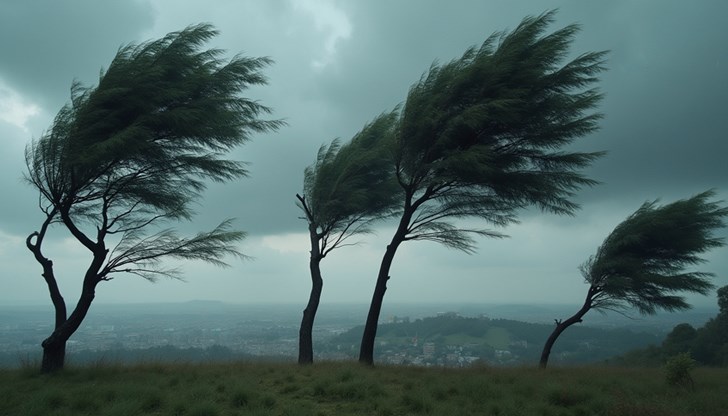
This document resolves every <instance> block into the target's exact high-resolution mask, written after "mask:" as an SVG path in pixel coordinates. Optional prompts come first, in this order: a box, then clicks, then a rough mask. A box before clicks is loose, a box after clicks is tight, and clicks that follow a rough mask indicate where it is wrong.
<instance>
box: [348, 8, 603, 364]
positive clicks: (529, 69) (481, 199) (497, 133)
mask: <svg viewBox="0 0 728 416" xmlns="http://www.w3.org/2000/svg"><path fill="white" fill-rule="evenodd" d="M553 20H554V12H548V13H545V14H543V15H540V16H538V17H528V18H526V19H524V20H523V21H522V22H521V24H519V25H518V27H517V28H516V29H515V30H513V31H511V32H510V33H496V34H494V35H492V36H490V37H489V38H488V39H487V40H486V41H485V42H484V43H483V44H482V45H481V46H480V47H479V48H475V47H473V48H470V49H468V50H467V51H466V52H465V53H464V54H463V56H462V57H460V58H458V59H455V60H453V61H451V62H449V63H447V64H444V65H439V64H433V65H432V66H431V67H430V69H429V71H427V73H426V74H425V75H423V76H422V78H421V79H420V80H419V81H418V82H417V83H415V84H414V85H413V86H412V87H411V88H410V91H409V94H408V96H407V100H406V102H405V104H404V107H403V110H402V115H401V116H400V119H399V122H398V127H397V129H396V131H395V132H396V134H395V140H394V149H393V157H394V159H393V163H394V167H395V174H396V178H397V183H398V185H399V187H400V188H401V193H400V195H401V197H402V200H401V201H400V212H399V213H400V216H399V223H398V225H397V228H396V230H395V232H394V235H393V236H392V240H391V242H390V243H389V245H388V246H387V248H386V251H385V253H384V256H383V258H382V262H381V266H380V269H379V274H378V276H377V281H376V286H375V289H374V293H373V295H372V301H371V306H370V309H369V314H368V316H367V320H366V325H365V328H364V334H363V336H362V342H361V349H360V352H359V361H361V362H363V363H367V364H372V363H373V361H374V341H375V337H376V332H377V324H378V321H379V315H380V312H381V307H382V303H383V299H384V294H385V291H386V289H387V281H388V280H389V278H390V276H389V270H390V267H391V265H392V262H393V260H394V256H395V253H396V252H397V248H398V247H399V246H400V244H402V243H403V242H405V241H410V240H429V241H435V242H438V243H441V244H444V245H445V246H447V247H450V248H454V249H456V250H461V251H464V252H466V253H472V252H473V251H474V248H475V246H474V244H475V240H474V239H473V236H487V237H500V236H502V235H501V234H499V233H497V232H494V231H491V230H487V229H482V228H478V227H460V226H458V225H456V224H455V223H454V220H457V219H463V218H474V219H478V220H484V221H485V222H486V223H489V224H492V225H495V226H505V225H507V224H509V223H512V222H514V221H516V213H517V212H518V210H520V209H522V208H525V207H528V206H531V205H536V206H538V207H540V208H541V209H543V210H545V211H550V212H553V213H557V214H572V213H573V212H574V211H575V210H576V209H577V205H576V204H575V203H574V202H573V201H572V200H571V198H572V197H573V195H574V193H575V192H576V191H577V190H578V189H580V188H581V187H583V186H589V185H593V184H594V183H595V182H594V181H593V180H590V179H588V178H586V177H585V176H583V175H582V174H581V173H580V172H579V170H580V169H582V168H584V167H586V166H588V165H589V164H590V163H591V162H592V161H593V160H594V159H596V158H597V157H598V156H599V155H600V153H584V152H575V151H566V150H564V148H565V147H566V146H568V145H569V144H571V143H572V142H573V141H574V140H576V139H577V138H580V137H583V136H585V135H587V134H589V133H591V132H592V131H594V130H595V129H596V128H597V122H598V120H599V118H600V115H599V114H598V113H592V112H591V110H592V109H593V108H594V107H595V106H596V105H597V103H598V102H599V100H600V98H601V94H600V93H599V92H598V91H597V90H596V89H594V88H589V87H590V86H591V85H592V84H594V83H595V82H596V81H597V78H596V76H597V74H599V73H600V72H601V71H602V70H603V58H604V55H605V53H604V52H596V53H585V54H583V55H580V56H578V57H577V58H575V59H573V60H571V61H569V62H567V63H565V64H561V62H562V61H563V60H564V58H565V57H566V55H567V53H568V48H569V45H570V43H571V42H572V40H573V39H574V36H575V34H576V33H577V31H578V27H577V26H576V25H571V26H567V27H565V28H563V29H560V30H557V31H555V32H553V33H551V34H545V33H544V32H545V30H546V28H547V27H548V25H549V24H550V23H551V22H553Z"/></svg>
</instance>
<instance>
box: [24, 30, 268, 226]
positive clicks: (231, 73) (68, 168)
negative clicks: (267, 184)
mask: <svg viewBox="0 0 728 416" xmlns="http://www.w3.org/2000/svg"><path fill="white" fill-rule="evenodd" d="M216 34H217V32H216V31H215V30H214V29H213V28H212V27H211V26H209V25H204V24H203V25H197V26H191V27H188V28H187V29H185V30H183V31H181V32H174V33H170V34H169V35H167V36H165V37H164V38H162V39H160V40H156V41H152V42H147V43H143V44H141V45H129V46H125V47H122V48H121V49H119V51H118V52H117V54H116V56H115V57H114V59H113V61H112V63H111V65H110V66H109V68H108V69H107V70H106V71H105V72H102V73H101V77H100V79H99V84H98V86H96V87H82V86H80V85H79V84H77V83H76V84H74V85H73V87H72V89H71V93H72V94H71V104H69V105H67V106H65V107H64V108H63V109H62V110H61V111H60V112H59V114H58V116H57V117H56V119H55V120H54V123H53V126H52V128H51V130H50V131H49V132H48V133H46V134H45V135H44V136H42V137H41V138H40V139H39V140H37V141H36V142H35V143H34V144H33V145H31V146H30V147H29V148H28V152H27V160H28V167H29V179H30V181H31V182H32V183H33V184H34V185H35V186H36V187H37V188H38V189H39V190H40V191H41V192H42V193H43V196H44V197H45V198H46V199H47V200H48V201H49V202H51V203H54V204H66V205H71V206H72V207H71V210H72V212H73V213H77V214H85V213H88V214H89V215H88V218H89V219H91V220H92V221H94V222H97V221H99V219H98V218H97V217H96V216H95V215H94V214H95V213H96V212H97V211H98V210H99V209H103V208H104V207H105V205H112V206H113V207H114V208H115V210H116V211H117V212H119V213H123V212H126V211H127V210H131V211H132V212H131V213H129V214H127V215H125V216H123V217H121V216H120V218H119V219H118V220H117V223H116V224H114V225H116V226H117V227H119V228H123V226H124V225H126V224H134V225H136V224H137V223H138V222H139V221H142V220H140V219H139V218H138V216H136V215H132V214H136V212H139V210H141V211H143V212H144V211H149V210H153V211H156V212H161V213H163V215H165V216H166V217H171V218H180V217H182V218H188V217H189V215H190V214H191V211H190V208H189V203H190V201H192V200H193V199H195V197H197V196H198V195H199V192H200V191H201V190H202V189H204V187H205V185H204V181H205V180H215V181H225V180H231V179H234V178H238V177H240V176H241V175H244V174H245V169H244V166H243V164H241V163H240V162H236V161H231V160H226V159H223V158H221V157H220V156H222V155H223V154H224V153H226V152H228V151H229V150H231V149H232V148H234V147H235V146H238V145H240V144H242V143H244V142H245V141H247V140H248V139H249V138H250V133H251V132H261V131H267V130H271V129H275V128H277V127H279V126H280V124H281V123H280V122H278V121H263V120H259V119H258V116H259V115H261V114H263V113H267V112H269V109H268V108H267V107H265V106H263V105H261V104H259V103H257V102H255V101H252V100H250V99H247V98H244V97H242V96H240V95H239V92H240V91H242V90H243V89H245V88H247V87H248V86H249V85H257V84H264V83H265V78H264V77H263V76H262V75H261V73H260V72H259V71H260V69H262V68H263V67H265V66H266V65H268V64H269V63H270V60H269V59H267V58H245V57H236V58H234V59H232V60H231V61H229V62H225V61H223V60H221V59H220V56H221V55H222V51H221V50H217V49H209V50H199V48H200V47H201V46H202V45H203V44H204V43H205V42H206V41H208V40H210V39H211V38H212V37H213V36H215V35H216ZM144 214H147V212H144ZM141 216H142V217H145V215H141Z"/></svg>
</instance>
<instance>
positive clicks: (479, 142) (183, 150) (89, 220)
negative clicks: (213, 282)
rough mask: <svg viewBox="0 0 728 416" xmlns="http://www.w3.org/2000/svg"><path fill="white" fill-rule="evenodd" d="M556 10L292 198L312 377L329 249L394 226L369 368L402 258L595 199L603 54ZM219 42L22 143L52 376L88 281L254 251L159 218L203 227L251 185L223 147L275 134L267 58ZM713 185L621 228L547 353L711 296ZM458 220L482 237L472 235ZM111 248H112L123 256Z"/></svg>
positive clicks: (124, 63)
mask: <svg viewBox="0 0 728 416" xmlns="http://www.w3.org/2000/svg"><path fill="white" fill-rule="evenodd" d="M554 16H555V14H554V12H553V11H552V12H546V13H544V14H541V15H539V16H535V17H527V18H525V19H524V20H523V21H522V22H521V23H520V24H519V25H518V26H517V27H516V28H515V29H514V30H512V31H509V32H497V33H495V34H493V35H491V36H490V37H488V38H487V39H486V40H485V41H484V42H483V44H482V45H480V46H479V47H471V48H469V49H467V50H466V51H465V53H464V54H463V55H462V56H461V57H460V58H457V59H454V60H452V61H450V62H448V63H446V64H438V63H434V64H433V65H432V66H431V67H430V68H429V69H428V70H427V71H426V72H425V73H424V74H423V75H422V77H421V78H420V79H419V80H418V81H416V82H415V83H414V84H413V85H412V86H411V88H410V90H409V93H408V94H407V97H406V99H405V101H404V102H403V103H402V104H401V105H400V106H397V107H395V108H394V109H392V110H390V111H385V112H383V113H382V114H380V115H379V116H377V117H375V118H374V119H373V120H372V121H371V122H370V123H368V124H366V125H365V126H364V127H363V128H362V130H361V131H360V132H358V133H357V134H356V135H355V136H354V137H353V138H352V139H351V140H350V141H348V142H341V141H339V140H334V141H332V142H331V143H330V144H328V145H323V146H321V148H320V149H319V151H318V154H317V156H316V159H315V162H314V164H312V165H311V166H309V167H308V168H307V169H306V170H305V172H304V181H303V191H302V192H301V193H300V194H297V195H296V202H297V204H298V206H299V208H300V209H301V210H302V212H303V214H304V219H305V220H306V222H307V225H308V230H309V236H310V244H311V251H310V261H309V271H310V275H311V281H312V288H311V293H310V295H309V301H308V303H307V305H306V308H305V310H304V311H303V318H302V322H301V328H300V332H299V357H298V361H299V362H300V363H302V364H307V363H311V362H313V341H312V333H313V331H312V328H313V325H314V321H315V316H316V312H317V309H318V306H319V302H320V296H321V293H322V290H323V277H322V274H321V269H320V263H321V261H322V260H323V259H324V258H325V257H326V256H327V255H329V254H330V253H331V252H332V251H333V250H334V249H338V248H342V247H345V246H347V245H349V244H351V243H352V238H356V236H358V235H360V234H363V233H367V232H370V231H371V226H372V224H373V223H374V222H376V221H379V220H382V219H385V218H390V219H394V221H396V223H397V226H396V228H395V231H394V234H393V235H392V238H391V241H390V243H389V244H388V245H387V247H386V249H385V251H384V254H383V257H382V261H381V265H380V268H379V272H378V274H377V279H376V285H375V289H374V293H373V296H372V301H371V306H370V309H369V313H368V315H367V319H366V324H365V327H364V332H363V336H362V340H361V347H360V353H359V361H360V362H362V363H365V364H369V365H371V364H373V363H374V346H375V338H376V331H377V325H378V321H379V315H380V312H381V307H382V304H383V300H384V295H385V292H386V289H387V282H388V280H389V279H390V277H391V276H390V274H389V271H390V267H391V265H392V264H393V262H394V259H395V255H396V252H397V250H398V248H399V246H400V245H401V244H403V243H405V242H407V241H411V240H427V241H434V242H437V243H440V244H443V245H445V246H447V247H450V248H454V249H456V250H460V251H463V252H466V253H473V252H474V250H475V243H476V240H475V237H483V236H484V237H493V238H500V237H504V234H502V233H500V232H498V231H497V230H494V229H492V228H490V227H495V228H499V227H505V226H507V225H508V224H512V223H514V222H516V221H517V220H518V216H517V214H518V211H519V210H521V209H524V208H527V207H533V206H535V207H538V208H539V209H541V210H542V211H544V212H549V213H554V214H557V215H574V214H575V212H576V210H577V209H578V208H579V207H578V205H577V204H576V203H575V202H574V201H573V198H574V196H575V195H576V193H577V191H578V190H579V189H581V188H582V187H586V186H593V185H596V184H597V182H596V181H595V180H593V179H590V178H588V177H586V176H585V175H584V174H583V173H582V170H583V169H585V168H586V167H588V166H590V164H591V163H592V162H593V161H595V160H596V159H597V158H599V157H601V156H602V155H603V154H604V153H603V152H578V151H573V150H568V149H569V147H568V146H569V145H570V144H572V143H573V142H575V141H576V140H577V139H579V138H581V137H584V136H586V135H588V134H589V133H592V132H594V131H595V130H596V129H597V128H598V121H599V119H600V118H601V114H600V113H598V112H595V111H594V109H595V108H596V106H597V105H598V103H599V101H600V100H601V98H602V94H601V92H600V91H599V90H598V88H596V87H594V84H596V83H597V82H598V75H599V73H601V72H602V71H604V69H605V68H604V59H605V56H606V52H588V53H584V54H581V55H579V56H577V57H576V58H575V59H572V60H570V61H568V62H565V63H564V60H565V58H566V57H567V55H568V51H569V46H570V45H571V43H572V42H573V40H574V38H575V36H576V34H577V32H578V30H579V27H578V25H569V26H566V27H564V28H562V29H559V30H556V31H554V32H552V33H546V30H547V28H548V26H549V25H550V24H552V23H553V21H554V19H555V17H554ZM216 34H217V32H216V31H215V29H214V28H213V27H212V26H210V25H206V24H200V25H195V26H189V27H187V28H186V29H184V30H182V31H179V32H173V33H170V34H168V35H167V36H165V37H163V38H161V39H159V40H156V41H149V42H146V43H141V44H139V45H128V46H125V47H122V48H120V49H119V51H118V52H117V54H116V56H115V57H114V59H113V60H112V62H111V64H110V66H109V67H108V69H107V70H106V71H104V72H102V74H101V76H100V78H99V83H98V85H97V86H95V87H84V86H81V85H80V84H77V83H74V84H73V85H72V88H71V102H70V103H69V104H68V105H66V106H64V107H63V108H62V109H61V110H60V111H59V113H58V115H57V116H56V118H55V119H54V121H53V124H52V126H51V128H50V130H49V131H47V132H46V133H44V134H43V135H42V136H41V137H40V138H39V139H37V140H34V141H33V142H31V144H30V145H29V146H28V147H27V149H26V164H27V168H28V172H27V175H26V178H27V180H28V182H29V183H30V184H31V185H32V186H34V187H35V188H36V189H37V190H38V191H39V194H40V196H39V207H40V209H41V211H42V212H43V213H44V215H45V219H44V221H43V223H42V224H41V226H40V228H39V229H38V231H35V232H33V233H31V234H30V235H29V236H28V238H27V240H26V245H27V247H28V249H29V250H30V251H31V252H32V253H33V255H34V257H35V259H36V260H37V261H38V263H39V264H40V266H41V268H42V276H43V278H44V280H45V282H46V284H47V286H48V290H49V294H50V297H51V301H52V303H53V305H54V308H55V327H54V330H53V332H52V334H51V335H50V336H49V337H48V338H46V339H45V340H44V341H43V343H42V347H43V358H42V362H41V370H42V371H43V372H52V371H56V370H60V369H62V368H63V366H64V360H65V346H66V342H67V341H68V339H69V338H70V337H71V335H72V334H73V333H74V332H75V331H76V330H77V329H78V327H79V326H80V325H81V323H82V321H83V319H84V317H85V316H86V314H87V312H88V310H89V307H90V305H91V303H92V301H93V299H94V297H95V289H96V286H97V285H98V284H99V283H100V282H102V281H108V280H111V279H113V278H114V277H115V276H116V275H118V274H119V273H131V274H136V275H138V276H141V277H143V278H145V279H147V280H150V281H153V280H154V279H156V278H158V277H160V276H167V277H178V276H179V273H180V272H181V271H180V270H177V269H174V268H172V269H170V268H167V267H166V266H165V264H164V263H163V260H165V259H191V260H202V261H207V262H210V263H212V264H215V265H218V266H226V265H227V264H226V263H225V257H226V256H229V255H232V256H243V254H242V253H241V252H240V251H239V250H238V249H237V248H236V246H235V244H236V243H237V242H239V241H240V240H241V239H242V238H244V233H243V232H241V231H237V230H234V229H233V228H232V226H231V223H230V221H229V220H225V221H223V222H222V223H221V224H220V225H219V226H218V227H216V228H215V229H213V230H212V231H208V232H202V233H199V234H197V235H196V236H193V237H181V236H179V235H178V234H177V233H176V232H175V231H174V230H172V229H163V230H162V231H156V232H154V230H158V229H159V228H158V227H160V226H162V225H163V224H165V223H167V222H171V221H179V220H189V219H191V218H192V211H191V208H190V206H191V204H192V203H194V202H195V201H197V200H198V198H199V197H200V195H201V192H202V191H203V190H204V189H205V183H206V181H210V180H212V181H216V182H228V181H232V180H236V179H239V178H242V177H244V176H246V174H247V172H246V170H245V169H244V165H243V164H242V163H241V162H236V161H232V160H229V159H226V155H227V153H229V152H230V151H231V150H232V149H233V148H235V147H237V146H239V145H241V144H243V143H244V142H246V141H247V140H249V139H250V138H251V135H252V134H253V133H260V132H268V131H275V130H277V129H279V128H280V127H282V126H283V125H284V122H283V121H280V120H264V119H262V118H261V117H263V116H264V115H265V114H268V113H270V111H271V110H270V108H268V107H266V106H264V105H262V104H260V103H258V102H257V101H254V100H251V99H248V98H244V97H242V96H241V94H240V93H241V92H243V91H244V90H245V89H247V88H248V87H249V86H251V85H262V84H265V83H266V78H265V77H264V75H263V74H262V72H261V71H262V69H263V68H264V67H266V66H267V65H269V64H270V63H271V60H270V59H268V58H247V57H243V56H236V57H235V58H233V59H231V60H227V61H226V60H223V59H222V58H221V55H222V51H221V50H217V49H208V50H204V49H202V50H201V47H202V45H203V44H204V43H205V42H207V41H208V40H210V39H211V38H212V37H214V36H215V35H216ZM714 196H715V192H713V191H706V192H703V193H700V194H698V195H696V196H693V197H691V198H689V199H685V200H680V201H676V202H673V203H670V204H666V205H658V204H657V202H647V203H645V204H644V205H642V207H640V208H639V209H638V210H637V211H636V212H635V213H634V214H632V215H631V216H630V217H628V218H627V219H626V220H625V221H624V222H622V223H621V224H620V225H618V226H617V228H615V230H614V231H613V232H612V233H611V234H610V235H609V236H608V237H607V238H606V239H605V241H604V242H603V244H602V245H601V246H600V247H599V248H598V249H597V252H596V254H595V255H594V256H593V257H591V258H590V259H588V260H587V261H586V263H584V265H582V267H581V269H582V274H583V275H584V278H585V280H586V281H587V283H589V284H590V286H589V290H588V294H587V298H586V301H585V304H584V307H583V308H582V309H581V310H580V311H579V312H578V313H577V314H576V315H574V316H572V317H570V318H568V319H566V320H563V321H559V320H557V321H556V328H555V330H554V334H553V335H552V336H551V337H550V338H549V339H548V341H547V343H546V345H545V347H544V353H543V355H542V359H541V366H546V363H547V361H548V354H549V351H550V348H551V345H553V343H554V342H555V341H556V338H557V337H558V336H559V334H560V333H561V332H563V330H565V329H566V328H567V327H568V326H570V325H572V324H574V323H576V322H581V318H582V317H583V316H584V314H585V313H586V312H587V311H588V310H590V309H596V310H618V311H624V310H626V309H627V308H632V307H634V308H636V309H637V311H638V312H640V313H643V314H652V313H655V312H656V311H657V310H658V309H664V310H668V311H672V310H682V309H686V308H689V307H690V305H688V304H687V303H686V302H685V299H684V297H683V296H682V295H681V293H682V292H696V293H702V294H705V293H707V292H708V291H709V290H710V289H712V288H713V285H712V284H711V283H710V280H709V279H710V277H712V275H711V274H710V273H706V272H698V271H689V270H687V268H688V267H691V266H694V265H696V264H699V263H701V262H702V261H703V259H702V257H701V254H703V253H705V252H706V251H708V250H710V249H712V248H715V247H720V246H722V245H723V244H724V242H723V240H722V239H720V238H717V237H715V236H714V235H713V233H714V231H715V230H717V229H719V228H721V227H724V226H725V224H724V221H723V218H724V217H725V216H726V215H728V209H727V208H725V207H722V206H721V205H720V202H714V201H711V199H712V198H713V197H714ZM460 219H477V220H479V221H480V222H482V223H483V227H477V228H463V227H462V226H460V225H459V224H458V223H457V220H460ZM52 224H61V225H62V226H63V227H64V228H66V229H67V230H68V231H69V232H70V233H71V235H72V236H73V237H74V238H75V239H76V240H78V241H79V242H80V243H81V244H82V245H83V246H84V247H86V248H87V249H88V250H89V255H90V256H91V262H90V264H89V266H88V268H87V270H86V271H85V272H84V279H83V285H82V290H81V294H80V297H79V300H78V302H77V304H76V306H75V307H74V308H73V309H72V310H71V313H70V314H69V313H68V309H67V306H66V301H65V300H64V298H63V296H62V294H61V293H60V290H59V288H58V285H57V282H56V276H55V274H54V269H53V261H52V260H51V259H49V258H47V257H45V255H44V253H43V242H44V238H45V236H46V233H47V232H48V230H49V227H50V226H51V225H52ZM110 238H112V239H113V238H118V240H119V242H118V244H116V245H115V246H113V247H109V246H107V242H108V241H109V239H110Z"/></svg>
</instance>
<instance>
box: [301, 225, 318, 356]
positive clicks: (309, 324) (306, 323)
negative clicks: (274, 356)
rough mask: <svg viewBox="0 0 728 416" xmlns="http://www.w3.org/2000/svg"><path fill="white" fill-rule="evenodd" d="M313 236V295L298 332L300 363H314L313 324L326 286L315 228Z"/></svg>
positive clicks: (311, 261) (311, 230) (311, 260)
mask: <svg viewBox="0 0 728 416" xmlns="http://www.w3.org/2000/svg"><path fill="white" fill-rule="evenodd" d="M309 232H310V235H311V258H310V260H309V269H310V272H311V294H310V295H309V297H308V304H307V305H306V309H304V310H303V319H302V320H301V329H300V330H299V331H298V363H299V364H311V363H313V322H314V319H315V318H316V311H318V307H319V302H320V300H321V291H322V289H323V286H324V281H323V278H322V277H321V259H322V256H321V252H320V249H319V240H320V237H319V236H318V233H317V232H316V227H315V226H310V227H309Z"/></svg>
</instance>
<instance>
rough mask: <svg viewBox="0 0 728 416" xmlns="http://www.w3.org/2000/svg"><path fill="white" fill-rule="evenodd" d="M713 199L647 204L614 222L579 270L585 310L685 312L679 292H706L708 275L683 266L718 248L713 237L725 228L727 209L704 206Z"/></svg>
mask: <svg viewBox="0 0 728 416" xmlns="http://www.w3.org/2000/svg"><path fill="white" fill-rule="evenodd" d="M714 195H715V193H714V192H712V191H708V192H703V193H701V194H698V195H696V196H694V197H692V198H689V199H684V200H680V201H676V202H673V203H671V204H667V205H662V206H659V205H657V203H656V202H647V203H645V204H643V205H642V206H641V207H640V208H639V209H638V210H637V211H636V212H635V213H634V214H632V215H630V216H629V217H628V218H627V219H626V220H624V221H623V222H622V223H620V224H619V225H618V226H617V227H616V228H615V229H614V231H612V232H611V233H610V234H609V236H608V237H607V238H606V239H605V240H604V242H603V243H602V245H601V246H600V247H599V248H598V249H597V253H596V254H595V255H594V256H592V257H591V258H590V259H589V260H588V261H587V262H586V263H584V265H582V267H581V270H582V274H583V275H584V278H585V279H586V281H587V282H588V283H589V284H590V286H591V292H592V293H591V294H590V295H591V306H592V307H593V308H596V309H616V310H623V309H626V308H628V307H634V308H636V309H637V310H638V311H639V312H640V313H642V314H653V313H655V312H656V311H657V310H658V309H664V310H667V311H675V310H682V309H687V308H689V307H690V305H688V304H687V302H686V301H685V298H684V297H683V296H681V295H680V293H681V292H696V293H700V294H706V293H707V292H708V291H709V290H710V289H711V288H712V287H713V285H712V284H711V283H710V282H709V280H708V278H710V277H712V276H713V274H712V273H707V272H699V271H689V270H687V268H688V267H690V266H694V265H697V264H700V263H702V262H703V261H704V260H703V259H702V257H701V255H702V254H704V253H705V252H707V251H709V250H710V249H713V248H716V247H720V246H722V245H723V244H724V241H723V239H721V238H718V237H715V236H714V235H713V233H714V232H715V230H717V229H719V228H721V227H724V226H725V223H724V220H723V218H724V217H725V216H726V215H728V209H727V208H723V207H721V206H720V204H719V203H718V202H710V201H709V200H710V198H712V197H713V196H714Z"/></svg>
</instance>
